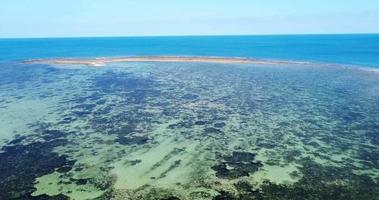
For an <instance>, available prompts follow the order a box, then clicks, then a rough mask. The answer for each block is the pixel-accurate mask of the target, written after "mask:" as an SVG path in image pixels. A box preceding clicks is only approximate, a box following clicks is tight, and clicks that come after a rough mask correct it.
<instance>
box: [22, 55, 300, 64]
mask: <svg viewBox="0 0 379 200" xmlns="http://www.w3.org/2000/svg"><path fill="white" fill-rule="evenodd" d="M117 62H193V63H225V64H267V65H277V64H305V63H303V62H295V61H274V60H258V59H252V58H240V57H234V58H225V57H187V56H145V57H143V56H141V57H108V58H106V57H103V58H92V59H90V58H57V59H34V60H27V61H25V63H29V64H55V65H86V66H90V67H103V66H105V65H106V64H107V63H117Z"/></svg>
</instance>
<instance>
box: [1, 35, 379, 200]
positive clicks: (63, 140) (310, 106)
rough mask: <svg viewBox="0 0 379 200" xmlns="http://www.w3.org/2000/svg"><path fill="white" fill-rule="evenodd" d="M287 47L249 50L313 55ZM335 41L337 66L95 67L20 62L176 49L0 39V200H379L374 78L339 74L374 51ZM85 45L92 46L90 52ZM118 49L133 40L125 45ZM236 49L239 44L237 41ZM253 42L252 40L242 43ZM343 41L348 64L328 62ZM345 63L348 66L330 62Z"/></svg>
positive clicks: (378, 80) (377, 86)
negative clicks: (0, 44) (347, 46)
mask: <svg viewBox="0 0 379 200" xmlns="http://www.w3.org/2000/svg"><path fill="white" fill-rule="evenodd" d="M281 37H284V38H286V39H282V40H279V38H281ZM288 37H289V38H288ZM291 37H294V36H280V37H277V38H276V39H268V38H269V37H268V38H266V39H265V40H266V42H262V39H259V40H261V43H266V45H262V47H261V49H262V48H263V49H264V48H269V49H270V48H271V49H272V48H274V49H280V48H279V47H278V46H277V45H278V43H291V42H294V41H293V40H298V42H297V43H309V42H311V41H313V42H314V44H315V46H311V47H309V48H310V49H313V52H314V51H315V49H316V46H318V45H316V44H320V43H322V42H320V40H318V42H315V41H314V40H310V41H308V40H306V41H302V40H304V38H301V39H295V38H293V39H290V38H291ZM301 37H326V36H301ZM331 37H337V36H331ZM341 37H342V38H339V39H336V40H333V42H332V43H333V44H334V46H335V47H336V49H334V50H331V51H329V52H335V54H334V55H335V56H332V55H333V54H332V53H330V55H329V54H326V53H325V54H326V55H327V56H321V57H318V56H317V53H314V54H312V53H310V52H312V50H309V51H306V50H305V49H303V50H302V51H301V52H303V53H299V55H296V56H294V55H293V56H291V58H290V57H286V56H288V54H290V53H288V54H285V53H280V51H277V56H274V53H271V56H269V55H268V54H269V53H268V52H266V54H267V57H266V56H257V57H261V58H269V59H287V60H308V59H307V58H308V56H307V55H310V56H311V57H312V56H313V58H310V57H309V60H316V61H317V62H315V63H313V64H307V65H303V64H296V63H292V64H281V65H267V64H266V65H258V64H220V63H218V64H212V63H174V62H171V63H168V62H140V63H108V64H107V65H106V66H104V67H99V68H93V67H88V66H80V65H40V64H24V63H22V62H20V61H22V60H24V59H32V58H48V57H75V56H78V57H96V56H116V55H123V56H124V55H133V54H137V55H149V54H154V55H155V54H158V55H167V54H170V53H168V52H170V51H172V52H174V49H173V48H172V49H170V48H167V47H166V50H167V49H169V50H167V51H158V49H159V48H164V47H159V48H158V47H157V46H159V45H157V44H156V42H157V40H158V39H156V38H152V39H151V40H150V41H149V40H148V39H147V38H143V39H141V38H133V39H120V38H115V39H111V38H109V39H99V38H98V39H83V40H81V39H61V40H54V39H51V40H43V39H41V40H16V41H8V40H7V41H6V42H5V43H7V45H8V47H7V48H4V45H2V46H1V48H2V49H3V50H1V51H3V52H4V54H2V56H3V57H2V61H1V63H0V69H1V70H0V77H1V78H0V113H1V115H0V127H1V128H0V149H1V150H0V163H1V164H0V199H1V200H2V199H20V200H21V199H22V200H23V199H43V200H46V199H48V200H49V199H53V200H54V199H59V200H61V199H64V200H66V199H75V200H76V199H77V200H84V199H104V200H105V199H107V200H108V199H115V200H121V199H138V200H139V199H157V200H160V199H162V200H164V199H171V200H177V199H180V200H186V199H206V200H207V199H209V200H220V199H230V200H245V199H263V200H264V199H270V200H271V199H283V200H284V199H285V200H287V199H299V200H300V199H333V200H334V199H344V200H346V199H369V200H371V199H378V196H379V132H378V130H379V73H378V72H376V71H372V70H366V69H365V70H363V69H360V68H355V67H351V66H350V65H351V64H360V65H363V64H364V63H366V64H368V63H371V64H370V65H372V66H375V62H377V61H376V59H377V57H375V56H373V55H375V51H376V49H372V47H373V46H374V45H375V44H373V43H369V44H366V46H365V47H366V48H363V47H362V44H361V43H362V41H363V40H366V41H371V40H375V38H376V37H377V36H372V35H370V36H367V38H365V39H362V38H361V37H363V36H341ZM346 37H347V38H349V37H352V38H361V39H359V40H350V39H351V38H350V39H347V38H346ZM324 39H325V38H324ZM95 40H96V41H97V42H96V45H97V47H96V48H95V47H93V46H92V47H93V48H90V47H91V45H93V43H95V42H94V41H95ZM117 40H123V41H127V40H129V41H130V40H142V41H144V42H141V41H140V42H136V44H134V46H133V45H132V46H133V47H130V42H129V43H128V45H129V46H128V45H123V42H115V41H117ZM159 40H161V41H160V42H159V43H160V44H163V42H162V41H169V40H171V41H175V40H176V41H182V42H181V44H182V45H184V44H183V42H184V41H185V39H184V38H180V39H178V38H159ZM193 40H201V39H200V38H197V39H196V38H195V39H193ZM193 40H189V41H187V43H191V41H193ZM218 40H219V38H218V39H217V38H211V39H210V41H218ZM229 40H230V39H229ZM234 40H238V41H240V43H243V42H242V41H243V37H242V38H238V39H237V38H234ZM251 40H254V41H257V40H258V39H256V38H255V39H254V38H253V39H248V41H246V43H249V42H250V43H251ZM343 40H348V43H351V44H350V45H352V44H354V45H355V46H356V48H352V50H351V51H348V52H350V54H354V56H347V55H348V54H342V53H339V52H341V51H342V49H337V46H340V45H343V44H344V43H338V42H336V41H343ZM49 41H50V42H51V43H49ZM64 41H65V42H64ZM109 41H112V42H109ZM280 41H281V42H280ZM300 41H302V42H300ZM328 41H329V42H331V41H332V40H329V39H328ZM208 42H209V41H208ZM268 42H270V43H271V44H272V43H276V47H272V46H271V47H268V46H270V45H269V44H267V43H268ZM0 43H2V44H4V41H1V42H0ZM31 43H32V44H31ZM15 44H17V45H15ZM84 44H88V45H84ZM137 44H138V45H137ZM148 44H153V46H149V45H148ZM168 44H171V43H170V42H168ZM195 44H196V42H195ZM117 45H120V46H119V48H120V49H119V50H118V51H117V50H115V51H113V50H112V49H118V48H117ZM154 45H155V46H154ZM191 45H192V46H191ZM197 45H200V44H199V43H198V44H197ZM240 45H241V44H240ZM243 45H246V44H243ZM329 45H331V44H329ZM101 46H103V47H104V49H102V48H100V47H101ZM125 46H128V48H126V47H125ZM169 46H170V45H169ZM221 46H223V47H227V46H232V45H231V44H229V43H228V42H224V44H219V43H217V44H216V42H215V44H214V46H210V48H209V49H208V50H207V51H206V52H208V54H209V55H211V54H212V53H211V52H213V53H214V54H212V56H223V54H224V55H228V56H243V55H242V54H243V53H241V52H245V53H246V52H250V53H249V54H250V55H249V57H250V56H251V57H255V56H252V55H253V53H252V52H254V51H256V52H257V51H258V49H255V50H249V51H247V50H246V49H244V48H242V47H239V48H240V49H237V50H235V51H233V52H231V53H228V51H227V50H228V48H224V49H223V48H221ZM234 46H238V42H237V43H236V45H234ZM264 46H266V47H264ZM274 46H275V45H274ZM294 46H296V45H294ZM319 46H322V48H326V47H325V46H328V45H327V44H326V43H322V45H319ZM359 46H360V48H358V47H359ZM21 47H22V48H21ZM45 47H46V48H45ZM47 47H51V49H48V48H47ZM129 48H130V49H129ZM151 48H156V49H155V50H154V51H155V52H154V51H152V50H151ZM191 48H192V50H193V53H192V54H190V53H189V52H190V49H191ZM255 48H258V47H255ZM292 48H293V49H292V50H291V48H289V50H288V51H289V52H291V51H292V52H295V50H294V49H296V48H295V47H292ZM319 48H321V47H319ZM4 49H8V50H7V51H5V50H4ZM126 49H127V50H126ZM133 49H135V51H134V52H137V53H132V52H133ZM138 49H139V50H138ZM149 49H150V50H149ZM363 49H366V51H365V52H369V53H368V55H366V57H365V56H362V55H363V54H364V53H363V52H364V51H363ZM177 50H178V51H175V52H176V53H173V54H183V55H187V53H188V55H193V54H195V55H197V54H199V55H203V56H204V55H208V54H206V53H199V52H201V51H204V52H205V50H204V49H203V50H201V49H200V50H199V49H197V48H194V44H192V43H191V44H189V45H188V46H187V48H180V45H179V46H178V47H177ZM222 51H224V52H223V54H222V53H221V52H222ZM298 51H299V52H300V50H298ZM125 52H129V53H125ZM216 52H219V53H216ZM283 52H284V50H283ZM354 52H359V53H357V54H361V55H355V54H356V53H354ZM237 54H238V55H237ZM261 54H262V55H263V54H265V53H262V52H261ZM343 55H344V56H345V57H346V60H347V61H346V62H339V61H338V60H339V59H342V57H343ZM316 57H317V59H315V58H316ZM327 57H328V59H325V58H327ZM331 57H333V58H331ZM358 57H360V59H358ZM329 59H330V60H329ZM319 62H332V63H339V64H336V65H335V64H329V65H323V64H317V63H319ZM345 63H347V64H349V66H348V65H345ZM364 66H366V65H364ZM366 67H367V66H366ZM368 67H370V66H368Z"/></svg>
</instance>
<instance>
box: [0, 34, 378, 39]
mask: <svg viewBox="0 0 379 200" xmlns="http://www.w3.org/2000/svg"><path fill="white" fill-rule="evenodd" d="M378 34H379V32H378V33H374V32H356V33H354V32H349V33H270V34H194V35H190V34H188V35H187V34H183V35H113V36H112V35H104V36H97V35H94V36H51V37H50V36H35V37H34V36H32V37H0V40H8V39H10V40H12V39H71V38H72V39H74V38H149V37H150V38H153V37H225V36H226V37H228V36H230V37H235V36H307V35H378Z"/></svg>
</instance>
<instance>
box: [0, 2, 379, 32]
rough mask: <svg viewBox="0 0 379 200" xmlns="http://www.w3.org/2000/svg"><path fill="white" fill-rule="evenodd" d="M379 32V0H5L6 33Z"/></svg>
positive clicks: (0, 6) (1, 25)
mask: <svg viewBox="0 0 379 200" xmlns="http://www.w3.org/2000/svg"><path fill="white" fill-rule="evenodd" d="M329 33H379V0H1V1H0V38H14V37H87V36H162V35H254V34H329Z"/></svg>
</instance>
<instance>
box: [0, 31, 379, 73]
mask: <svg viewBox="0 0 379 200" xmlns="http://www.w3.org/2000/svg"><path fill="white" fill-rule="evenodd" d="M136 55H138V56H147V55H186V56H223V57H250V58H258V59H281V60H299V61H313V62H326V63H339V64H351V65H363V66H371V67H379V34H360V35H281V36H185V37H184V36H181V37H179V36H178V37H109V38H49V39H0V60H1V61H10V60H24V59H36V58H57V57H97V56H136Z"/></svg>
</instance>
